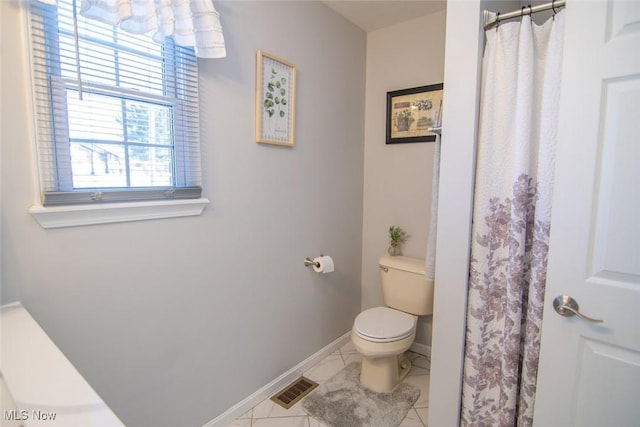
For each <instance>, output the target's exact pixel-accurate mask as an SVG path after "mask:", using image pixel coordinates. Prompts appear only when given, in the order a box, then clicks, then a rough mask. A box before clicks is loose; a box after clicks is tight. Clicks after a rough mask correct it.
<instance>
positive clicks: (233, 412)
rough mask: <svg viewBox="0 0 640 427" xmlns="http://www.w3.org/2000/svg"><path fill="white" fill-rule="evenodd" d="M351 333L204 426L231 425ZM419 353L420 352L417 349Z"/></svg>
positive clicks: (336, 347) (327, 354)
mask: <svg viewBox="0 0 640 427" xmlns="http://www.w3.org/2000/svg"><path fill="white" fill-rule="evenodd" d="M350 334H351V331H349V332H347V333H346V334H344V335H342V336H341V337H339V338H338V339H336V340H335V341H333V342H332V343H330V344H329V345H327V346H325V347H323V348H321V349H320V350H318V351H317V352H316V353H314V354H312V355H311V356H310V357H308V358H307V359H305V360H303V361H302V362H300V363H298V364H297V365H296V366H294V367H293V368H291V369H289V370H288V371H287V372H285V373H284V374H282V375H280V376H279V377H278V378H276V379H275V380H273V381H271V382H270V383H269V384H267V385H265V386H264V387H262V388H261V389H260V390H258V391H256V392H255V393H253V394H252V395H250V396H248V397H247V398H246V399H244V400H242V401H240V402H238V403H236V404H235V405H233V406H232V407H231V408H229V409H227V410H226V411H225V412H223V413H222V414H220V415H218V416H217V417H215V418H214V419H213V420H211V421H209V422H208V423H206V424H205V425H204V426H203V427H222V426H227V425H229V424H230V423H231V422H232V421H233V420H235V419H236V418H238V417H239V416H241V415H243V414H244V413H246V412H247V411H248V410H249V409H251V408H253V407H254V406H256V405H257V404H259V403H260V402H262V401H263V400H265V399H268V398H269V397H271V395H273V394H274V393H276V392H278V391H280V390H281V389H283V388H284V387H286V386H287V384H289V383H290V382H292V381H293V380H295V379H297V378H298V377H299V376H300V375H302V374H303V373H304V372H306V371H307V370H309V369H311V368H312V367H313V366H315V365H316V364H317V363H318V362H320V361H321V360H322V359H324V358H325V357H327V356H329V355H330V354H331V353H333V352H335V351H336V350H338V349H339V348H340V347H342V346H343V345H345V344H346V343H347V341H349V339H350ZM417 353H419V352H418V351H417Z"/></svg>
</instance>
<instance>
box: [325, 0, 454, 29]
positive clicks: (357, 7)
mask: <svg viewBox="0 0 640 427" xmlns="http://www.w3.org/2000/svg"><path fill="white" fill-rule="evenodd" d="M323 3H324V4H326V5H327V6H329V7H330V8H331V9H333V10H335V11H336V12H338V13H339V14H340V15H342V16H344V17H345V18H346V19H347V20H349V21H351V22H352V23H354V24H355V25H357V26H358V27H360V28H362V29H363V30H365V31H367V32H369V31H375V30H378V29H380V28H384V27H389V26H391V25H395V24H398V23H400V22H404V21H409V20H411V19H415V18H418V17H420V16H424V15H428V14H430V13H434V12H438V11H441V10H445V9H446V1H445V0H324V1H323Z"/></svg>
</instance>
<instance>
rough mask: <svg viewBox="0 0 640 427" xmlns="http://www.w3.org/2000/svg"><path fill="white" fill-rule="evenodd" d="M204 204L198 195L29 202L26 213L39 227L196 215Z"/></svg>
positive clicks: (202, 208) (205, 201) (205, 202)
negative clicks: (55, 203) (47, 204)
mask: <svg viewBox="0 0 640 427" xmlns="http://www.w3.org/2000/svg"><path fill="white" fill-rule="evenodd" d="M208 204H209V200H208V199H204V198H200V199H184V200H160V201H153V202H129V203H104V204H95V205H74V206H51V207H44V206H32V207H31V208H30V209H29V213H30V214H31V215H33V217H34V218H35V219H36V221H38V223H39V224H40V225H41V226H42V228H45V229H49V228H62V227H77V226H81V225H95V224H109V223H114V222H129V221H144V220H149V219H160V218H177V217H183V216H197V215H200V214H201V213H202V211H203V210H204V208H205V206H206V205H208Z"/></svg>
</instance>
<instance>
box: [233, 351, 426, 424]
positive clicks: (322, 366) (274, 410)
mask: <svg viewBox="0 0 640 427" xmlns="http://www.w3.org/2000/svg"><path fill="white" fill-rule="evenodd" d="M360 358H361V356H360V355H359V354H358V352H357V351H356V349H355V348H354V347H353V344H352V343H351V341H349V342H348V343H347V344H345V345H344V346H342V347H341V348H340V349H339V350H338V351H336V352H334V353H332V354H330V355H329V356H327V357H326V358H325V359H323V360H322V361H320V362H319V363H318V364H317V365H315V366H314V367H312V368H311V369H309V370H308V371H306V372H305V373H304V374H303V375H304V376H305V377H307V378H309V379H311V380H313V381H315V382H317V383H318V384H322V382H323V381H326V380H328V379H329V378H331V377H332V376H333V375H335V374H336V373H337V372H338V371H340V370H341V369H342V368H344V367H345V366H347V365H348V364H349V363H351V362H354V361H359V360H360ZM407 358H408V359H409V360H411V364H412V366H411V371H409V374H408V375H407V377H406V378H405V379H404V381H405V382H408V383H411V384H414V385H416V386H417V387H418V388H419V389H420V397H419V398H418V401H417V402H416V403H415V404H414V405H413V407H412V408H411V409H410V410H409V413H408V414H407V416H406V417H405V419H404V420H403V421H402V423H401V424H400V426H399V427H426V426H427V415H428V413H429V374H430V360H429V359H428V358H427V357H426V356H423V355H421V354H418V353H414V352H412V351H409V352H407ZM301 402H302V401H300V402H298V403H296V404H295V405H293V406H292V407H291V408H289V409H284V408H282V407H281V406H279V405H277V404H275V403H274V402H272V401H271V400H270V399H266V400H264V401H263V402H261V403H260V404H258V405H257V406H255V407H254V408H253V409H251V410H250V411H247V412H246V413H245V414H244V415H242V416H240V417H239V418H237V419H236V420H234V421H233V422H232V423H231V424H229V427H325V424H322V423H321V422H320V421H318V420H316V419H314V418H313V417H310V416H309V415H307V413H306V412H305V411H304V409H302V403H301Z"/></svg>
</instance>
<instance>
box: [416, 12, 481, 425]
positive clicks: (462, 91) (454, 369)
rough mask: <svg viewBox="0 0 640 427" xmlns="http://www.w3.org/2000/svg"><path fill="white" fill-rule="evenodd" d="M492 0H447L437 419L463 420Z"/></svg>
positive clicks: (433, 393)
mask: <svg viewBox="0 0 640 427" xmlns="http://www.w3.org/2000/svg"><path fill="white" fill-rule="evenodd" d="M485 3H488V0H467V1H449V2H447V24H446V28H447V30H446V37H445V39H446V47H445V66H444V81H445V82H446V83H445V86H446V88H447V89H446V90H445V100H444V104H445V105H446V106H447V107H446V108H445V110H444V111H443V117H442V151H441V153H440V154H441V158H440V188H441V189H445V188H446V190H447V191H442V190H441V191H440V193H439V194H440V198H439V199H438V233H437V242H436V248H437V250H436V269H435V271H436V277H435V281H434V282H435V283H436V286H435V287H434V296H433V333H432V338H431V345H432V346H433V352H432V355H431V377H430V380H429V390H430V392H429V419H428V424H429V425H430V426H438V427H454V426H456V427H457V426H459V425H460V397H461V395H462V365H463V357H464V336H465V327H466V308H467V282H468V279H469V254H470V243H471V217H472V210H473V186H474V177H475V145H476V141H477V138H476V137H477V129H478V126H477V119H478V105H479V95H480V74H481V73H480V68H481V64H482V46H483V43H484V30H483V29H482V23H481V17H482V9H483V4H485Z"/></svg>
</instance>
